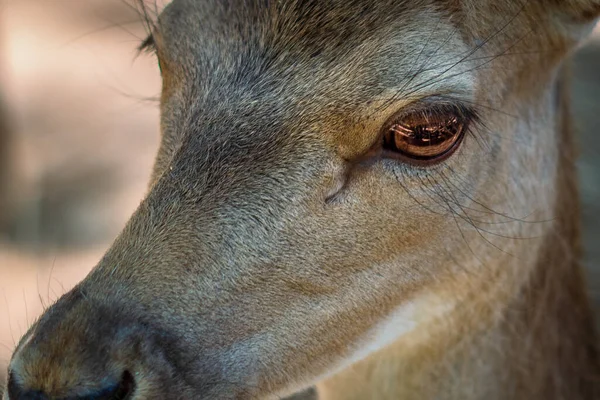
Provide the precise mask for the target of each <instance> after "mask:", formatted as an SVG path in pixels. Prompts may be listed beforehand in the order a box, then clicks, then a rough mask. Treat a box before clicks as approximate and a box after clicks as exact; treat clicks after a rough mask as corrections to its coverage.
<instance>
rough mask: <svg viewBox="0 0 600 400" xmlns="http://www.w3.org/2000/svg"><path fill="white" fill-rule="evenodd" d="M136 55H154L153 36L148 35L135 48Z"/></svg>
mask: <svg viewBox="0 0 600 400" xmlns="http://www.w3.org/2000/svg"><path fill="white" fill-rule="evenodd" d="M137 51H138V53H156V41H155V40H154V35H152V34H150V35H148V37H147V38H146V39H144V41H143V42H142V43H141V44H140V45H139V46H138V48H137Z"/></svg>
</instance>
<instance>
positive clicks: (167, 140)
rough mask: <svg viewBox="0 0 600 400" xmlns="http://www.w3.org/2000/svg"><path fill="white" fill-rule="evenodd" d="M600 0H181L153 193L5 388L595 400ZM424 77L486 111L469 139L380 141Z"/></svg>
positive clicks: (159, 33)
mask: <svg viewBox="0 0 600 400" xmlns="http://www.w3.org/2000/svg"><path fill="white" fill-rule="evenodd" d="M599 4H600V3H599V2H598V1H597V0H571V1H555V0H530V1H519V0H507V1H501V2H499V1H492V0H413V1H402V0H382V1H377V2H373V1H367V0H332V1H326V2H325V1H316V0H314V1H312V0H309V1H300V0H297V1H296V0H289V1H262V0H261V1H258V0H256V1H254V0H248V1H241V0H239V1H237V0H227V1H223V0H205V1H201V0H174V1H173V3H171V4H170V5H169V6H168V7H167V8H166V9H165V11H164V12H163V13H162V14H161V16H160V18H159V21H158V23H157V29H156V31H155V32H154V42H155V43H156V48H157V54H158V57H159V59H160V63H161V66H162V71H163V72H162V73H163V81H164V83H163V93H162V98H161V111H162V122H161V127H162V135H163V136H162V143H161V147H160V150H159V153H158V156H157V160H156V164H155V169H154V174H153V179H152V182H151V184H150V190H149V193H148V195H147V197H146V198H145V200H144V201H143V202H142V204H141V205H140V207H139V209H138V210H137V211H136V212H135V214H134V215H133V216H132V218H131V220H130V221H129V223H128V224H127V226H126V228H125V229H124V231H123V232H122V234H121V235H120V237H119V238H118V239H117V240H116V241H115V243H114V244H113V246H112V247H111V249H110V250H109V251H108V252H107V253H106V255H105V257H104V258H103V259H102V261H101V262H100V263H99V265H98V266H97V267H96V268H95V269H94V270H93V271H92V272H91V274H90V275H89V276H88V277H87V278H86V279H85V280H84V281H83V282H81V283H80V284H79V285H78V286H77V287H76V288H75V289H74V290H73V291H71V292H70V293H68V294H66V295H65V296H64V297H63V298H61V299H60V300H59V301H58V302H57V303H56V304H55V305H54V306H52V307H51V308H50V309H48V310H47V311H46V312H45V314H44V315H43V316H42V317H41V318H40V320H39V321H38V322H36V324H34V325H33V326H32V327H31V328H30V330H29V331H28V333H27V334H26V335H25V336H24V337H23V339H22V340H21V343H20V344H19V346H18V348H17V350H16V351H15V353H14V356H13V358H12V361H11V364H10V369H9V372H10V375H11V378H10V379H11V382H10V384H9V389H10V390H9V392H11V391H12V394H11V393H9V392H7V394H5V396H6V398H7V399H10V400H16V399H26V398H34V397H33V396H34V395H41V394H42V393H43V394H44V395H45V396H47V398H52V399H55V398H60V399H65V398H66V399H75V398H81V397H82V396H85V395H88V394H89V393H95V392H97V391H98V390H101V389H102V388H103V387H104V386H106V385H110V384H112V383H114V382H117V381H118V380H119V378H120V377H121V376H122V374H123V371H129V372H131V373H132V374H133V376H134V380H135V384H136V390H135V393H134V394H133V396H132V399H135V400H138V399H197V398H207V399H228V398H265V399H268V398H277V397H279V396H285V395H289V394H291V393H294V392H295V391H298V390H301V389H303V388H306V387H308V386H311V385H315V384H316V386H317V390H318V393H319V396H320V398H322V399H325V400H329V399H367V398H377V399H390V400H391V399H398V398H403V399H430V398H435V399H482V398H485V399H488V400H489V399H507V398H510V399H528V400H529V399H544V400H545V399H569V400H571V399H595V398H598V394H599V393H598V392H599V382H598V378H599V372H600V366H599V360H598V349H597V343H596V336H595V332H594V330H593V323H592V320H591V318H592V317H591V313H590V310H589V304H588V300H587V297H586V296H585V293H584V288H583V283H582V278H581V267H580V266H579V227H578V223H577V220H578V213H577V204H578V200H577V195H576V192H577V190H576V187H575V183H574V182H575V173H574V169H573V159H574V156H573V154H574V150H573V144H572V141H573V138H572V132H571V130H570V129H569V126H570V123H569V121H568V110H567V108H568V107H567V106H568V101H567V100H566V98H565V95H564V89H561V88H560V86H559V84H558V83H557V82H559V79H558V77H559V76H560V75H561V73H560V71H561V69H562V61H563V60H564V58H565V57H566V56H567V55H568V54H569V53H570V52H571V51H572V50H573V49H574V48H575V46H576V45H577V44H578V43H579V42H580V40H582V39H583V38H584V37H585V35H586V34H587V33H588V32H589V30H590V28H591V26H592V20H593V19H594V18H596V17H597V15H598V14H599V13H600V8H599ZM424 101H429V102H446V103H448V102H449V103H461V104H466V105H470V106H471V107H472V108H473V109H474V110H475V111H476V113H477V115H478V122H477V123H474V126H472V127H471V128H472V129H471V131H470V133H469V136H468V137H467V138H466V139H465V141H464V143H463V144H462V146H461V147H460V149H459V150H458V151H457V152H456V153H455V154H454V155H453V156H452V157H450V158H448V159H447V160H445V161H443V162H441V163H440V164H438V165H436V166H431V167H423V166H418V165H411V164H407V163H403V162H400V161H398V160H392V159H386V158H381V157H374V156H370V154H371V153H370V152H369V149H370V148H372V145H373V143H375V142H376V141H377V138H378V137H379V135H380V132H381V129H382V126H383V124H384V123H385V121H387V120H388V119H389V118H390V117H391V116H392V115H393V114H394V113H396V112H397V111H398V110H401V109H404V108H406V107H409V106H411V105H412V104H416V103H419V102H424ZM367 155H369V156H367ZM9 395H10V396H9Z"/></svg>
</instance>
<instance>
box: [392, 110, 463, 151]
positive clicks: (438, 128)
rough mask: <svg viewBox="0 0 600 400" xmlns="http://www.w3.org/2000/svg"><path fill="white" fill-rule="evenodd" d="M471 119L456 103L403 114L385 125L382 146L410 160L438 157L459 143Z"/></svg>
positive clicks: (453, 148)
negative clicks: (455, 105)
mask: <svg viewBox="0 0 600 400" xmlns="http://www.w3.org/2000/svg"><path fill="white" fill-rule="evenodd" d="M470 119H471V118H470V117H469V113H468V112H465V111H464V110H460V109H458V108H455V107H443V108H441V109H432V110H427V111H421V112H413V113H408V114H404V115H401V116H399V117H396V118H394V119H393V120H392V122H391V123H388V124H387V125H386V128H385V131H384V132H383V148H384V150H385V151H386V152H388V153H390V152H392V153H393V154H396V155H400V156H403V157H404V158H408V159H409V161H410V160H415V161H423V162H435V161H440V160H441V159H443V158H445V157H447V156H449V155H450V154H452V152H453V151H454V150H455V149H456V148H457V147H458V145H459V144H460V142H461V139H462V138H463V136H464V133H465V131H466V130H467V129H466V128H467V126H468V123H469V121H470Z"/></svg>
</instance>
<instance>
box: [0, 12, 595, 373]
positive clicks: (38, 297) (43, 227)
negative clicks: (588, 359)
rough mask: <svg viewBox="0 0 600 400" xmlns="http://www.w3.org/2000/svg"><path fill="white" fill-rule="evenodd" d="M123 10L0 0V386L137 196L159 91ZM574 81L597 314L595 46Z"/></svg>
mask: <svg viewBox="0 0 600 400" xmlns="http://www.w3.org/2000/svg"><path fill="white" fill-rule="evenodd" d="M125 1H126V0H4V2H2V0H0V88H2V91H3V92H4V93H3V97H4V98H5V101H6V103H7V105H8V107H9V111H10V112H9V115H10V121H9V122H10V123H11V125H12V126H13V128H14V132H13V133H14V135H13V136H12V140H11V144H10V154H11V156H12V165H13V167H14V168H13V169H11V170H10V174H11V176H12V177H13V180H12V183H13V186H12V187H11V193H12V194H13V197H14V198H15V199H16V201H15V202H14V207H13V208H12V209H11V210H10V213H9V214H10V218H9V221H8V228H7V229H5V232H6V234H5V236H4V237H2V236H1V235H2V234H1V233H0V379H1V375H2V373H3V370H4V368H5V367H4V365H5V363H6V362H7V361H8V358H9V356H10V352H11V349H12V348H13V346H14V345H15V342H16V341H17V340H18V338H19V336H20V335H21V334H22V333H24V331H25V329H26V328H27V326H28V325H29V324H30V323H31V322H32V321H34V319H35V318H36V316H37V315H39V313H40V312H41V311H42V309H43V305H44V304H48V303H49V302H52V301H53V300H55V299H56V298H57V297H58V296H60V294H62V293H64V292H65V291H66V290H68V288H70V287H71V286H72V285H74V284H75V283H76V282H77V281H78V280H80V279H82V278H83V277H84V276H85V275H86V274H87V272H88V271H89V269H90V268H91V267H92V266H93V265H94V264H95V263H96V262H97V261H98V260H99V258H100V257H101V255H102V253H103V252H104V250H105V249H106V248H107V247H108V246H109V245H110V242H111V241H112V239H113V238H114V237H115V236H116V235H117V234H118V232H119V231H120V229H121V228H122V227H123V225H124V223H125V221H126V220H127V218H128V217H129V215H130V214H131V213H132V212H133V210H134V209H135V207H136V206H137V204H138V203H139V201H140V200H141V198H142V196H143V194H144V191H145V185H146V182H147V180H148V177H149V173H150V167H151V165H152V161H153V157H154V153H155V151H156V148H157V144H158V110H157V103H156V101H154V100H153V99H152V98H153V97H156V96H157V95H158V93H159V90H160V80H159V76H158V69H157V67H156V65H155V61H154V60H153V59H152V57H151V56H141V57H139V58H135V55H136V52H135V48H136V46H137V45H138V44H139V42H140V40H141V39H142V38H143V36H144V29H143V27H142V26H141V24H140V23H139V17H138V15H137V14H136V13H135V12H134V11H133V10H132V9H131V8H129V7H127V5H126V3H125ZM599 34H600V32H599ZM575 75H576V79H575V82H574V89H575V93H576V96H575V103H576V110H577V114H578V116H579V117H580V128H581V132H582V136H581V141H582V142H583V143H584V146H583V157H582V161H581V174H582V180H583V185H582V187H583V190H584V202H585V208H584V214H585V224H586V229H587V233H586V245H587V249H588V252H589V258H588V264H589V266H590V271H591V277H592V280H591V282H592V284H591V290H592V294H593V295H594V296H595V299H596V301H597V304H599V305H600V286H599V285H596V284H595V282H600V266H599V265H598V260H600V246H598V244H600V131H599V129H598V126H599V125H600V35H599V40H597V41H596V42H594V43H591V44H590V45H589V46H587V47H586V48H585V49H583V50H582V51H581V52H580V53H579V55H578V57H577V64H576V68H575ZM2 211H4V212H6V210H0V212H2Z"/></svg>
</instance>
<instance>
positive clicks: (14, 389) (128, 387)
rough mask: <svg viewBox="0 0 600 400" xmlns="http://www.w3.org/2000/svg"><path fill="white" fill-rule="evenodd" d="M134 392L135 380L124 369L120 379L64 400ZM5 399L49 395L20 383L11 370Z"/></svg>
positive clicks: (123, 397)
mask: <svg viewBox="0 0 600 400" xmlns="http://www.w3.org/2000/svg"><path fill="white" fill-rule="evenodd" d="M134 392H135V381H134V379H133V375H132V374H131V373H130V372H129V371H125V372H124V373H123V375H122V376H121V379H120V381H118V382H114V383H110V384H108V385H107V386H105V387H102V388H100V389H97V390H89V389H82V390H81V392H80V393H76V394H74V395H72V396H69V397H64V398H63V399H65V400H127V399H131V398H132V396H133V394H134ZM7 396H8V399H7V400H46V399H48V400H50V399H51V398H52V396H51V395H49V394H47V393H45V392H44V391H42V390H36V389H30V388H27V387H25V386H24V385H23V384H22V383H21V378H20V376H19V372H18V371H13V372H12V373H11V375H10V377H9V380H8V386H7Z"/></svg>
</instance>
